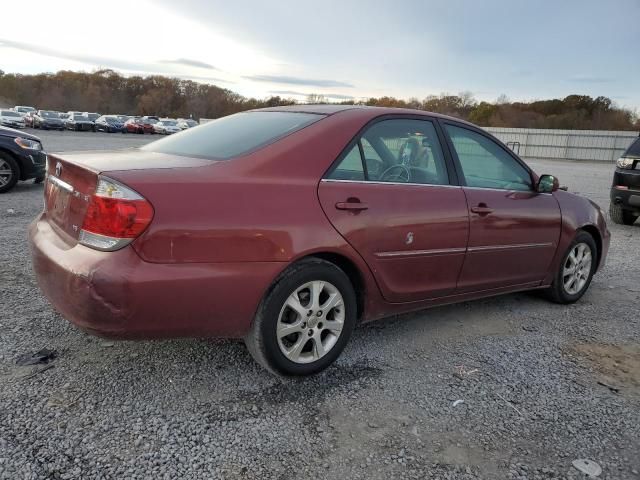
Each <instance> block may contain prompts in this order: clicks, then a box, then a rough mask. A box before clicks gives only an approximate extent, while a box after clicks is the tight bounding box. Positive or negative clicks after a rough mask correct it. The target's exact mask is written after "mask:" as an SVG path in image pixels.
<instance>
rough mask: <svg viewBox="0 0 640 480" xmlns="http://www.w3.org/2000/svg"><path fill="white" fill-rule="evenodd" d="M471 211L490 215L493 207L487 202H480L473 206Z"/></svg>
mask: <svg viewBox="0 0 640 480" xmlns="http://www.w3.org/2000/svg"><path fill="white" fill-rule="evenodd" d="M471 211H472V212H473V213H477V214H478V215H489V214H490V213H493V208H489V207H487V205H486V204H484V203H480V204H478V205H477V206H475V207H471Z"/></svg>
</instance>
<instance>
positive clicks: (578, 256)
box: [562, 243, 592, 295]
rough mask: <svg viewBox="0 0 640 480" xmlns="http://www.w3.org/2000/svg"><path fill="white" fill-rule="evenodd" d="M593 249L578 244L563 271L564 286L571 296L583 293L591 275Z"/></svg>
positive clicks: (568, 257)
mask: <svg viewBox="0 0 640 480" xmlns="http://www.w3.org/2000/svg"><path fill="white" fill-rule="evenodd" d="M591 261H592V257H591V249H590V248H589V245H587V244H586V243H578V244H576V245H575V246H574V247H573V248H572V249H571V252H570V253H569V255H568V256H567V259H566V260H565V263H564V268H563V270H562V284H563V285H564V290H565V291H566V292H567V293H568V294H569V295H576V294H578V293H579V292H581V291H582V289H583V288H584V286H585V285H586V284H587V281H588V280H589V275H590V274H591Z"/></svg>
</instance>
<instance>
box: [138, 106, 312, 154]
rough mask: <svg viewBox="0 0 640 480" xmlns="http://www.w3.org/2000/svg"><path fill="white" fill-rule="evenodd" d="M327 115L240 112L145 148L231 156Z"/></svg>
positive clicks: (153, 150) (261, 145)
mask: <svg viewBox="0 0 640 480" xmlns="http://www.w3.org/2000/svg"><path fill="white" fill-rule="evenodd" d="M323 118H324V115H316V114H311V113H294V112H244V113H236V114H235V115H229V116H228V117H223V118H219V119H217V120H214V121H212V122H208V123H206V124H204V125H201V126H199V127H196V128H190V129H189V130H185V131H184V132H183V133H181V134H180V135H177V136H170V137H168V138H165V139H162V140H158V141H156V142H152V143H150V144H148V145H146V146H144V147H142V150H147V151H151V152H159V153H168V154H173V155H182V156H186V157H204V158H210V159H227V158H231V157H236V156H239V155H242V154H245V153H248V152H250V151H252V150H255V149H257V148H260V147H263V146H266V145H268V144H270V143H273V142H274V141H276V140H278V139H279V138H282V137H284V136H286V135H289V134H291V133H293V132H295V131H297V130H300V129H301V128H304V127H306V126H308V125H311V124H312V123H314V122H317V121H318V120H321V119H323Z"/></svg>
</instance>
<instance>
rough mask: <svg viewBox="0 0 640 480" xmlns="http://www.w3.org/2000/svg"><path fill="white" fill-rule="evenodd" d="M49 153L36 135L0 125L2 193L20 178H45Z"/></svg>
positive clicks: (41, 179) (0, 182) (37, 180)
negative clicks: (45, 151)
mask: <svg viewBox="0 0 640 480" xmlns="http://www.w3.org/2000/svg"><path fill="white" fill-rule="evenodd" d="M46 163H47V154H46V153H44V151H43V150H42V143H41V142H40V139H39V138H38V137H36V136H35V135H30V134H28V133H25V132H20V131H18V130H14V129H12V128H4V127H0V193H5V192H8V191H9V190H11V189H12V188H13V187H14V186H15V184H16V183H17V182H18V180H28V179H30V178H35V179H36V183H40V182H42V181H43V180H44V175H45V166H46Z"/></svg>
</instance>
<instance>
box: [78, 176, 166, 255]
mask: <svg viewBox="0 0 640 480" xmlns="http://www.w3.org/2000/svg"><path fill="white" fill-rule="evenodd" d="M153 213H154V212H153V207H152V206H151V204H150V203H149V202H148V201H147V200H146V199H145V198H144V197H142V196H141V195H140V194H138V193H137V192H134V191H133V190H131V189H130V188H128V187H125V186H124V185H122V184H120V183H118V182H115V181H113V180H111V179H108V178H104V177H100V178H99V179H98V186H97V187H96V192H95V193H94V194H93V196H92V197H91V199H90V200H89V207H88V208H87V212H86V214H85V217H84V221H83V223H82V230H81V231H80V238H79V242H80V243H81V244H83V245H86V246H88V247H92V248H95V249H97V250H106V251H113V250H118V249H120V248H122V247H124V246H125V245H128V244H129V243H131V242H132V241H133V240H134V239H135V238H137V237H138V236H140V234H141V233H142V232H144V230H145V229H146V228H147V227H148V226H149V224H150V223H151V220H152V219H153Z"/></svg>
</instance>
